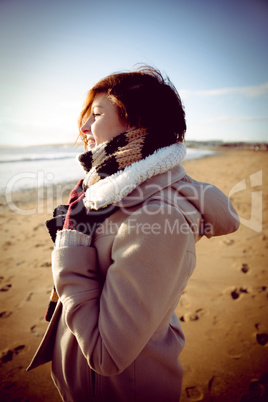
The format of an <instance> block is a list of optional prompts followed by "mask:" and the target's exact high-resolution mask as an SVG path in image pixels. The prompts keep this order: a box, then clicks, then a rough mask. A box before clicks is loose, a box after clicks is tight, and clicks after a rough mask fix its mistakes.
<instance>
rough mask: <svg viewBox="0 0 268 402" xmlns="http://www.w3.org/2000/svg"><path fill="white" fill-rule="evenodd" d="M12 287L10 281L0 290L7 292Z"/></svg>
mask: <svg viewBox="0 0 268 402" xmlns="http://www.w3.org/2000/svg"><path fill="white" fill-rule="evenodd" d="M11 287H12V285H11V283H7V284H6V285H4V286H3V287H2V288H0V292H7V291H8V290H9V289H10V288H11Z"/></svg>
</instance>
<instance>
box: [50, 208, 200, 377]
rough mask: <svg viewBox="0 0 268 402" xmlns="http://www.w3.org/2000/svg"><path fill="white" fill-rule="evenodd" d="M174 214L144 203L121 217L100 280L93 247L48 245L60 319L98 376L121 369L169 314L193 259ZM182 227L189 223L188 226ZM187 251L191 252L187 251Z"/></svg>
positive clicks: (177, 215)
mask: <svg viewBox="0 0 268 402" xmlns="http://www.w3.org/2000/svg"><path fill="white" fill-rule="evenodd" d="M174 222H176V228H180V227H181V225H183V227H184V228H186V226H185V225H187V224H186V223H185V220H184V218H183V216H182V214H181V213H180V212H178V211H177V210H175V209H174V208H173V209H172V211H170V209H169V211H167V209H166V208H162V209H161V211H159V207H156V206H150V207H147V210H146V211H145V209H144V208H141V209H139V210H138V211H136V212H135V213H134V214H132V215H130V216H129V217H128V219H127V220H126V221H124V222H123V223H122V225H121V226H120V228H119V231H118V233H117V235H116V237H115V239H114V243H113V247H112V260H113V263H112V264H111V265H110V267H109V269H108V273H107V277H106V280H105V283H104V285H103V286H102V285H101V282H100V278H99V276H98V269H97V252H96V250H95V248H93V247H63V248H59V249H56V250H54V251H53V262H52V268H53V276H54V281H55V284H56V288H57V292H58V294H59V295H60V299H61V301H62V304H63V314H64V318H65V321H66V325H67V326H68V327H69V329H70V330H71V331H72V333H73V334H74V336H75V337H76V339H77V341H78V344H79V347H80V349H81V351H82V353H83V354H84V356H85V357H86V359H87V361H88V364H89V365H90V366H91V367H92V368H93V369H94V370H95V371H97V372H98V373H99V374H101V375H114V374H118V373H120V372H122V371H123V370H124V369H125V368H127V367H128V366H129V365H130V364H131V363H132V362H133V361H134V360H135V358H136V357H137V356H138V355H139V354H140V352H141V351H142V349H143V348H144V347H145V346H146V344H147V343H148V341H149V340H150V338H151V337H152V335H153V334H154V333H155V331H156V330H157V328H158V327H159V325H160V324H161V322H162V320H163V319H164V317H166V316H167V314H170V316H171V314H172V312H173V310H174V309H175V307H176V304H177V302H178V299H179V296H180V294H181V292H182V290H183V289H184V288H185V286H186V283H187V280H188V278H189V276H190V274H191V272H192V270H193V268H194V265H195V255H194V252H193V250H192V248H191V247H192V246H191V247H190V248H189V242H190V243H191V245H192V243H193V242H194V241H193V235H192V234H191V233H190V231H189V230H188V231H187V230H182V231H181V232H180V233H179V234H178V233H174V232H175V229H174ZM187 226H188V225H187ZM189 249H190V251H189Z"/></svg>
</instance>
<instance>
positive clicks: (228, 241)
mask: <svg viewBox="0 0 268 402" xmlns="http://www.w3.org/2000/svg"><path fill="white" fill-rule="evenodd" d="M234 242H235V241H234V240H233V239H224V240H223V241H222V243H223V244H226V246H232V245H233V244H234Z"/></svg>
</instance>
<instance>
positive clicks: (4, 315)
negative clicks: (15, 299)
mask: <svg viewBox="0 0 268 402" xmlns="http://www.w3.org/2000/svg"><path fill="white" fill-rule="evenodd" d="M11 314H12V311H1V312H0V318H8V317H10V316H11Z"/></svg>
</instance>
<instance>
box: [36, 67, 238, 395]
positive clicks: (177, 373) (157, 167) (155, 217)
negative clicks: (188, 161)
mask: <svg viewBox="0 0 268 402" xmlns="http://www.w3.org/2000/svg"><path fill="white" fill-rule="evenodd" d="M79 128H80V135H81V138H82V140H83V141H84V144H85V148H86V152H85V153H84V154H82V155H81V156H80V157H79V159H80V162H81V164H82V165H83V167H84V169H85V171H86V175H85V178H84V180H81V181H80V182H79V183H78V184H77V186H76V188H75V189H74V190H73V191H72V192H71V195H70V199H69V204H68V206H67V207H66V211H65V212H66V214H65V213H64V207H62V206H61V207H59V208H58V210H57V211H56V212H55V217H54V219H53V220H51V221H50V222H49V223H48V227H49V229H50V233H51V234H52V237H53V238H55V249H54V251H53V253H52V271H53V278H54V284H55V288H56V293H57V295H58V297H59V301H58V302H57V306H56V309H55V312H54V314H53V316H52V319H51V322H50V324H49V327H48V330H47V332H46V335H45V337H44V339H43V341H42V343H41V345H40V347H39V350H38V351H37V354H36V356H35V357H34V359H33V361H32V363H31V365H30V367H29V368H28V369H32V368H34V367H37V366H39V365H40V364H43V363H45V362H47V361H50V360H52V377H53V380H54V382H55V385H56V386H57V388H58V390H59V393H60V395H61V397H62V399H63V400H64V401H79V402H81V401H93V400H94V401H109V402H111V401H116V402H120V401H122V402H126V401H127V402H130V401H139V402H143V401H154V402H157V401H159V402H163V401H174V402H175V401H176V402H177V401H179V398H180V392H181V382H182V376H183V369H182V367H181V364H180V362H179V355H180V353H181V351H182V348H183V345H184V336H183V333H182V330H181V326H180V322H179V320H178V318H177V316H176V314H175V313H174V310H175V308H176V306H177V304H178V302H179V300H180V296H181V294H182V292H183V290H184V289H185V287H186V284H187V281H188V279H189V277H190V276H191V274H192V272H193V270H194V267H195V259H196V258H195V242H196V241H197V240H199V239H200V238H201V237H202V236H203V235H205V236H207V237H211V236H218V235H223V234H227V233H231V232H233V231H235V230H237V228H238V225H239V224H238V218H237V214H236V212H235V211H234V209H233V207H232V206H231V204H230V202H229V200H228V198H227V197H226V196H225V195H224V194H223V193H222V192H221V191H220V190H218V189H217V188H216V187H214V186H212V185H209V184H206V183H200V182H197V181H195V180H193V179H191V178H190V177H189V176H187V175H186V173H185V170H184V168H183V167H182V166H181V164H180V162H181V160H182V159H183V158H184V156H185V146H184V144H183V142H182V141H183V138H184V133H185V130H186V124H185V116H184V110H183V107H182V104H181V100H180V97H179V95H178V93H177V91H176V89H175V88H174V86H173V85H172V84H171V82H170V81H169V80H168V79H166V80H165V79H164V78H163V77H162V76H161V74H160V73H159V72H158V71H156V70H154V69H153V68H149V67H146V68H142V69H139V70H137V71H134V72H130V73H119V74H113V75H110V76H108V77H106V78H104V79H103V80H101V81H100V82H98V83H97V84H96V85H95V86H94V87H93V88H92V89H91V90H90V91H89V93H88V95H87V98H86V101H85V104H84V108H83V110H82V113H81V116H80V121H79ZM62 211H63V212H62ZM61 222H62V223H61ZM62 225H63V226H62ZM58 229H59V230H58Z"/></svg>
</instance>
